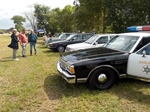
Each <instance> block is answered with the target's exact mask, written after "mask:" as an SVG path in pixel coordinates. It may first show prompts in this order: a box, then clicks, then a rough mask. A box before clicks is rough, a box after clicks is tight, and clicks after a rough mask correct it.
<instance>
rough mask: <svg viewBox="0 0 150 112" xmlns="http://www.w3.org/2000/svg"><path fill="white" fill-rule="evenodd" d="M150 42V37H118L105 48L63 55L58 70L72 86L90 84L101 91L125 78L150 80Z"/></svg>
mask: <svg viewBox="0 0 150 112" xmlns="http://www.w3.org/2000/svg"><path fill="white" fill-rule="evenodd" d="M149 42H150V34H149V33H123V34H118V35H116V36H115V37H113V38H112V39H111V40H110V41H109V42H108V43H107V44H105V45H104V47H99V48H91V49H86V50H79V51H75V52H68V53H64V54H62V55H61V59H60V60H59V62H58V63H57V70H58V72H59V75H60V76H62V77H63V78H64V79H65V80H66V81H67V82H69V83H86V82H87V83H88V84H89V86H91V87H93V88H96V89H100V90H103V89H108V88H110V87H111V86H112V85H113V84H114V83H115V82H116V81H117V80H118V79H119V78H121V77H132V78H133V77H134V78H137V79H138V78H139V79H148V80H150V75H149V74H150V55H149V53H150V49H149V48H150V44H148V43H149ZM146 44H148V45H146ZM145 45H146V46H145ZM143 46H144V47H143ZM146 49H147V50H146Z"/></svg>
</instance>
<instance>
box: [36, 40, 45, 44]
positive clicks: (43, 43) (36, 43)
mask: <svg viewBox="0 0 150 112" xmlns="http://www.w3.org/2000/svg"><path fill="white" fill-rule="evenodd" d="M36 44H39V45H44V42H42V41H40V42H39V41H37V42H36Z"/></svg>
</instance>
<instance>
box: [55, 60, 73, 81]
mask: <svg viewBox="0 0 150 112" xmlns="http://www.w3.org/2000/svg"><path fill="white" fill-rule="evenodd" d="M57 70H58V72H59V75H60V76H61V77H62V78H63V79H65V80H66V81H67V82H68V83H76V77H75V75H70V74H69V73H67V72H65V71H63V70H62V69H61V67H60V64H59V62H58V63H57Z"/></svg>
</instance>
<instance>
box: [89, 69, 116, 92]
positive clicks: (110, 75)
mask: <svg viewBox="0 0 150 112" xmlns="http://www.w3.org/2000/svg"><path fill="white" fill-rule="evenodd" d="M100 74H105V75H106V77H107V79H106V81H105V82H103V83H100V82H99V81H98V77H99V75H100ZM115 80H116V75H115V73H114V72H113V71H112V70H111V69H109V68H99V69H96V70H95V71H94V72H93V73H92V74H91V76H90V79H89V85H90V87H92V88H94V89H99V90H105V89H109V88H110V87H112V85H113V83H114V82H115Z"/></svg>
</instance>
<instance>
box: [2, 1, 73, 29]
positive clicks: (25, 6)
mask: <svg viewBox="0 0 150 112" xmlns="http://www.w3.org/2000/svg"><path fill="white" fill-rule="evenodd" d="M73 1H74V0H28V1H27V0H0V29H8V28H11V27H14V24H13V21H12V20H11V18H12V17H13V16H14V15H22V13H23V12H25V11H29V10H31V9H32V7H33V6H34V4H36V3H37V4H41V5H46V6H50V8H51V9H53V8H56V7H59V8H61V9H62V8H64V7H65V6H66V5H73ZM25 27H26V26H25Z"/></svg>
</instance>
